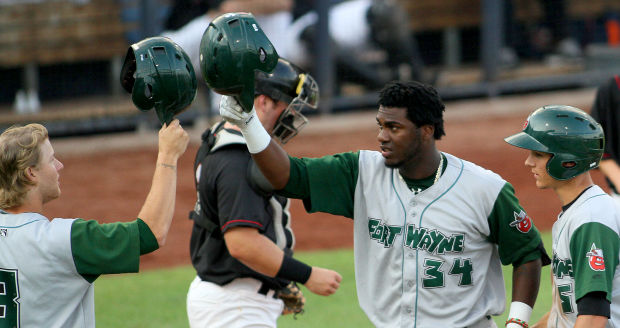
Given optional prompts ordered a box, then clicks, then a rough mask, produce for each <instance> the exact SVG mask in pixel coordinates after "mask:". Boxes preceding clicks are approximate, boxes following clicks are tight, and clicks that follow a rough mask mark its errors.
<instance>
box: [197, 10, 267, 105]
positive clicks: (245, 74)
mask: <svg viewBox="0 0 620 328" xmlns="http://www.w3.org/2000/svg"><path fill="white" fill-rule="evenodd" d="M277 62H278V54H277V52H276V49H275V48H274V47H273V45H272V44H271V42H270V41H269V39H268V38H267V36H266V35H265V33H264V32H263V30H262V29H261V28H260V26H259V25H258V23H257V22H256V19H255V18H254V16H253V15H252V14H249V13H229V14H223V15H221V16H218V17H217V18H215V19H214V20H213V21H212V22H211V23H210V24H209V26H208V27H207V29H206V30H205V32H204V34H203V35H202V40H201V42H200V70H201V71H202V76H203V77H204V78H205V82H206V83H207V85H208V86H209V88H211V89H213V91H215V92H217V93H219V94H223V95H229V96H233V97H235V99H237V101H238V102H239V104H240V105H241V107H242V108H243V110H244V111H246V112H250V111H251V110H252V106H253V104H254V76H255V74H256V72H258V71H262V72H266V73H269V72H271V71H272V70H273V69H274V68H275V66H276V63H277Z"/></svg>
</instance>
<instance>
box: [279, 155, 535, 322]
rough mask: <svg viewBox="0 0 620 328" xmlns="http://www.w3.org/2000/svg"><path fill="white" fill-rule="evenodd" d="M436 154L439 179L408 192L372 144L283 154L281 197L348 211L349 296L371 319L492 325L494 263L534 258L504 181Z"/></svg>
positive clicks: (499, 297)
mask: <svg viewBox="0 0 620 328" xmlns="http://www.w3.org/2000/svg"><path fill="white" fill-rule="evenodd" d="M442 156H444V157H445V159H446V162H447V164H446V165H445V170H444V172H443V174H442V176H441V178H439V180H438V181H437V182H436V183H434V184H433V185H431V186H430V187H428V188H427V189H425V190H424V191H422V192H420V193H417V194H416V193H414V192H412V191H411V190H410V189H409V187H408V185H407V183H406V181H404V180H402V179H400V177H399V172H398V170H397V169H393V168H388V167H386V166H385V164H384V159H383V157H382V156H381V154H380V153H379V152H375V151H360V152H359V153H344V154H336V155H333V156H326V157H323V158H317V159H307V158H304V159H296V158H291V179H290V180H289V183H288V185H287V186H286V188H285V190H284V191H283V194H284V195H286V196H289V197H298V198H302V199H304V204H305V206H306V208H307V209H308V210H309V211H311V212H312V211H323V212H329V213H332V214H339V215H344V216H347V217H352V218H354V232H355V233H354V236H355V243H354V245H355V276H356V283H357V293H358V298H359V303H360V306H361V307H362V309H363V310H364V311H365V313H366V314H367V315H368V318H369V319H370V321H371V322H372V323H373V324H374V325H376V326H377V327H417V328H422V327H494V326H495V324H494V323H493V320H492V318H491V316H492V315H498V314H501V313H502V312H503V311H504V307H505V291H504V280H503V277H502V270H501V263H504V264H509V263H513V264H514V263H525V262H527V261H530V260H534V259H537V258H540V257H541V252H540V250H539V248H538V247H539V246H540V245H541V239H540V235H539V234H538V231H537V230H536V228H535V227H533V225H532V221H531V219H530V218H529V217H528V216H527V215H526V214H525V212H524V211H523V209H522V208H521V206H520V205H519V204H518V201H517V199H516V197H515V196H514V191H513V189H512V187H511V186H510V184H508V183H507V182H506V181H505V180H503V179H502V178H501V177H500V176H498V175H497V174H495V173H493V172H491V171H488V170H485V169H483V168H481V167H479V166H476V165H474V164H472V163H470V162H467V161H464V160H461V159H459V158H456V157H454V156H452V155H449V154H443V155H442ZM431 182H432V181H431Z"/></svg>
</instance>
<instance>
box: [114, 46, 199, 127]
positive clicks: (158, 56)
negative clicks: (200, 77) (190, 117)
mask: <svg viewBox="0 0 620 328" xmlns="http://www.w3.org/2000/svg"><path fill="white" fill-rule="evenodd" d="M120 78H121V85H122V86H123V88H124V89H125V90H126V91H127V92H129V93H131V100H132V101H133V103H134V104H135V105H136V107H138V109H140V110H142V111H148V110H150V109H151V108H153V107H155V111H156V112H157V117H158V118H159V121H160V122H161V123H162V124H163V123H166V124H169V123H170V122H171V121H172V119H173V118H174V116H175V115H177V114H179V113H181V112H182V111H183V110H185V109H186V108H187V107H188V106H189V105H190V104H191V103H192V101H193V100H194V97H195V96H196V87H197V86H198V84H197V82H196V74H195V73H194V68H193V67H192V64H191V61H190V59H189V57H188V56H187V54H186V53H185V51H183V49H181V47H179V46H178V45H177V44H175V43H174V42H172V41H171V40H170V39H168V38H164V37H153V38H147V39H144V40H142V41H140V42H138V43H134V44H132V45H131V46H130V47H129V49H128V50H127V55H126V56H125V61H124V63H123V68H122V69H121V76H120Z"/></svg>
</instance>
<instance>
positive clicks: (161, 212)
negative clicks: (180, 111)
mask: <svg viewBox="0 0 620 328" xmlns="http://www.w3.org/2000/svg"><path fill="white" fill-rule="evenodd" d="M188 142H189V136H188V135H187V132H185V130H183V128H182V127H181V125H180V124H179V120H176V119H175V120H173V121H172V122H171V123H170V125H165V124H164V125H163V126H162V128H161V129H160V130H159V153H158V155H157V164H156V166H155V173H154V174H153V184H152V185H151V190H150V191H149V193H148V195H147V196H146V200H145V201H144V205H143V206H142V210H140V213H139V214H138V217H139V218H140V219H142V220H143V221H144V222H145V223H146V224H148V226H149V228H150V229H151V231H152V232H153V235H155V237H156V238H157V242H158V243H159V245H160V246H162V245H163V244H164V243H165V241H166V236H167V235H168V229H169V228H170V223H171V222H172V214H173V212H174V203H175V198H176V186H177V161H178V159H179V157H181V155H183V153H184V152H185V149H186V148H187V144H188Z"/></svg>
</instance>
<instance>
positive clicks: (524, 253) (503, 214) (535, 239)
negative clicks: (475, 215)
mask: <svg viewBox="0 0 620 328" xmlns="http://www.w3.org/2000/svg"><path fill="white" fill-rule="evenodd" d="M488 221H489V228H490V232H491V233H490V235H489V237H488V238H489V240H490V241H491V242H493V243H496V244H497V245H498V250H499V256H500V259H501V262H502V264H503V265H508V264H513V265H514V266H519V265H520V264H522V263H526V262H529V261H533V260H536V259H538V258H541V257H543V258H548V256H547V254H543V251H544V247H542V239H541V238H540V233H539V232H538V230H537V229H536V227H535V226H534V222H533V221H532V219H531V218H530V217H529V216H528V215H527V213H526V212H525V210H523V207H521V205H520V204H519V200H518V199H517V196H515V193H514V188H513V187H512V185H511V184H510V183H508V182H506V184H505V185H504V186H503V187H502V189H501V190H500V192H499V194H498V195H497V199H496V200H495V204H494V205H493V209H492V210H491V214H490V215H489V217H488ZM543 262H545V263H546V262H547V261H543Z"/></svg>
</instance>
